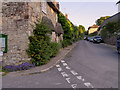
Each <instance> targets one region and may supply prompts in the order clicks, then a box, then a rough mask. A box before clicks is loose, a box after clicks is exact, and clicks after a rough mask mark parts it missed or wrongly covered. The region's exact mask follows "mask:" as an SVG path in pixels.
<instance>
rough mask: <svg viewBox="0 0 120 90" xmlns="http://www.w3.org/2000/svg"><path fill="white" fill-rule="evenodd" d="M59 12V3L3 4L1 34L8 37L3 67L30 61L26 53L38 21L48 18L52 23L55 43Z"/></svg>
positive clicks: (52, 36) (52, 34)
mask: <svg viewBox="0 0 120 90" xmlns="http://www.w3.org/2000/svg"><path fill="white" fill-rule="evenodd" d="M59 12H60V11H59V3H57V2H2V32H1V34H4V35H7V53H4V54H3V58H2V61H3V66H4V65H11V64H21V63H23V62H29V61H30V58H28V55H27V53H26V49H27V48H28V44H29V40H28V36H30V35H32V32H33V29H32V26H31V25H34V22H35V21H36V20H38V19H39V20H42V19H45V18H46V19H47V20H48V21H49V22H50V23H51V24H50V25H52V28H53V30H52V33H51V41H55V40H56V34H57V33H56V31H57V30H55V27H56V24H57V22H58V21H57V18H58V17H57V14H58V13H59ZM50 27H51V26H50ZM62 34H63V33H60V36H62Z"/></svg>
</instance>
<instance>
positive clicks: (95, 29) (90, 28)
mask: <svg viewBox="0 0 120 90" xmlns="http://www.w3.org/2000/svg"><path fill="white" fill-rule="evenodd" d="M98 28H99V26H98V25H95V24H94V25H93V26H91V27H89V28H88V33H89V34H91V33H94V32H96V31H97V29H98Z"/></svg>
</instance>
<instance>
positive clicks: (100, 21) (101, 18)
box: [96, 16, 110, 26]
mask: <svg viewBox="0 0 120 90" xmlns="http://www.w3.org/2000/svg"><path fill="white" fill-rule="evenodd" d="M109 17H110V16H105V17H100V18H99V19H97V20H96V25H98V26H100V25H101V24H102V23H103V22H104V21H105V19H107V18H109Z"/></svg>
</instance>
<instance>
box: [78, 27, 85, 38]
mask: <svg viewBox="0 0 120 90" xmlns="http://www.w3.org/2000/svg"><path fill="white" fill-rule="evenodd" d="M79 30H80V33H81V35H80V38H81V39H83V38H84V36H85V32H86V31H85V27H84V26H82V25H79Z"/></svg>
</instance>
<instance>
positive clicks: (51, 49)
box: [27, 22, 59, 66]
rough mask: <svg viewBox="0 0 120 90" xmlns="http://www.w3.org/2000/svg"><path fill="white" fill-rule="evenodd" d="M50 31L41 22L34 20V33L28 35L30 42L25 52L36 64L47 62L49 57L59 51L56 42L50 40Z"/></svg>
mask: <svg viewBox="0 0 120 90" xmlns="http://www.w3.org/2000/svg"><path fill="white" fill-rule="evenodd" d="M50 31H51V30H50V29H49V28H48V27H47V26H46V25H44V24H43V23H42V22H36V23H35V28H34V31H33V34H34V35H33V36H30V37H29V40H30V44H29V48H28V50H27V53H28V55H29V57H31V61H32V63H33V64H35V65H36V66H40V65H43V64H46V63H48V62H49V60H50V58H51V57H54V56H56V55H57V53H58V51H59V45H58V43H56V42H50V37H49V34H50Z"/></svg>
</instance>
